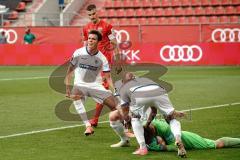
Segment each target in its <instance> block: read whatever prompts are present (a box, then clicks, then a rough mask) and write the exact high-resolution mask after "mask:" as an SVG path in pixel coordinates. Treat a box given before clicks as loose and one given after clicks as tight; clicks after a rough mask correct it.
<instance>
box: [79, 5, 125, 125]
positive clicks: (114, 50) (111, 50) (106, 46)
mask: <svg viewBox="0 0 240 160" xmlns="http://www.w3.org/2000/svg"><path fill="white" fill-rule="evenodd" d="M87 14H88V17H89V19H90V20H91V22H89V23H88V24H87V25H86V26H84V27H83V36H84V37H83V40H84V45H87V38H88V33H89V32H90V31H91V30H98V31H99V32H100V33H101V34H102V41H100V42H99V44H98V49H99V50H100V51H101V52H102V53H103V55H104V56H105V57H106V58H107V60H108V63H109V64H110V65H112V64H113V55H115V57H120V56H119V55H120V54H119V49H118V45H117V40H116V37H115V33H114V30H113V26H112V25H111V24H109V23H107V22H105V21H103V20H101V19H99V17H98V13H97V9H96V5H94V4H90V5H88V6H87ZM121 70H122V68H121V67H117V69H116V71H117V73H119V72H121ZM103 86H104V87H105V88H106V89H109V84H107V82H106V81H103ZM102 108H103V105H102V104H99V103H97V104H96V112H95V116H94V118H93V119H92V120H91V121H90V123H91V125H92V126H95V127H96V126H97V125H98V118H99V116H100V114H101V111H102Z"/></svg>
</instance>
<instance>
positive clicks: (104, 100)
mask: <svg viewBox="0 0 240 160" xmlns="http://www.w3.org/2000/svg"><path fill="white" fill-rule="evenodd" d="M101 39H102V35H101V33H99V32H98V31H96V30H92V31H90V32H89V35H88V41H87V46H84V47H82V48H80V49H77V50H76V51H75V52H74V53H73V56H72V59H71V61H70V64H69V67H68V70H67V75H66V79H65V83H66V96H67V97H69V98H71V99H73V104H74V106H75V108H76V111H77V112H78V114H79V115H80V117H81V119H82V121H83V122H84V124H85V126H86V131H85V132H84V133H85V135H86V136H87V135H91V134H93V133H94V130H93V128H92V126H91V124H90V122H89V120H88V117H87V114H86V110H85V107H84V101H85V99H86V97H92V98H93V99H94V100H95V101H96V102H98V103H101V104H105V105H107V106H108V107H109V108H110V110H111V111H114V110H116V101H115V99H114V97H113V94H112V92H111V91H110V90H106V89H105V88H104V87H103V85H102V76H101V72H104V73H105V75H104V76H105V78H106V79H107V81H108V82H109V84H110V87H112V88H113V84H112V80H111V76H110V68H109V64H108V61H107V59H106V58H105V56H104V55H103V54H102V53H101V52H100V51H99V50H98V42H99V41H101ZM73 71H74V86H73V89H72V90H71V88H70V84H71V78H72V74H73ZM110 125H111V123H110ZM118 128H119V127H118ZM120 128H121V127H120ZM113 129H114V128H113ZM122 130H123V126H122V129H121V134H122Z"/></svg>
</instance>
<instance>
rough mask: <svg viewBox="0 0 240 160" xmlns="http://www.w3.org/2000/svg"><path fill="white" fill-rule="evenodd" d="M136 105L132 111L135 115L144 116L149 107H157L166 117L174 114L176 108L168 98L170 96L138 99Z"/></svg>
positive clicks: (132, 107)
mask: <svg viewBox="0 0 240 160" xmlns="http://www.w3.org/2000/svg"><path fill="white" fill-rule="evenodd" d="M135 100H136V102H135V105H132V106H130V111H131V112H132V113H133V114H137V115H139V114H140V115H142V114H144V113H141V112H146V110H147V109H148V108H149V107H151V106H152V107H156V108H157V109H159V111H160V112H161V113H162V114H163V115H164V116H167V115H170V114H172V113H173V111H174V108H173V106H172V104H171V102H170V100H169V98H168V94H163V95H160V96H156V97H144V98H136V99H135Z"/></svg>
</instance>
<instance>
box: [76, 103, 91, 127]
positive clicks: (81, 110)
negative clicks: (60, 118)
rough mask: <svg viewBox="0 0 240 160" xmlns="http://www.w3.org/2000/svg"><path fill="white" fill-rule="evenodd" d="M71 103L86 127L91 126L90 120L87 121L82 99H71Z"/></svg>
mask: <svg viewBox="0 0 240 160" xmlns="http://www.w3.org/2000/svg"><path fill="white" fill-rule="evenodd" d="M73 104H74V106H75V109H76V111H77V113H78V114H79V115H80V117H81V119H82V121H83V123H84V124H85V126H86V127H89V126H91V124H90V122H89V121H88V117H87V113H86V109H85V107H84V105H83V103H82V100H77V101H73Z"/></svg>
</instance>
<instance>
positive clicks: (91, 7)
mask: <svg viewBox="0 0 240 160" xmlns="http://www.w3.org/2000/svg"><path fill="white" fill-rule="evenodd" d="M96 8H97V7H96V5H95V4H90V5H88V6H87V11H91V10H94V9H96Z"/></svg>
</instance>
